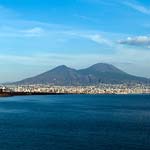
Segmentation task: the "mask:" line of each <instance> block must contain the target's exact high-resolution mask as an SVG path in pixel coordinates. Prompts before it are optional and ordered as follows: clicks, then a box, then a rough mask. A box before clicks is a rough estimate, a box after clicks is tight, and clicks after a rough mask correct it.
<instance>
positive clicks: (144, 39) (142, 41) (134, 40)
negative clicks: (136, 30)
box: [119, 36, 150, 48]
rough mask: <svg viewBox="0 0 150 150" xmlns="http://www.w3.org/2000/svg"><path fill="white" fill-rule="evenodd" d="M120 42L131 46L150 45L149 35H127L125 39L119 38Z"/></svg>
mask: <svg viewBox="0 0 150 150" xmlns="http://www.w3.org/2000/svg"><path fill="white" fill-rule="evenodd" d="M119 43H120V44H124V45H133V46H144V47H145V46H146V47H147V48H148V47H149V46H150V37H149V36H137V37H128V38H127V39H125V40H120V41H119Z"/></svg>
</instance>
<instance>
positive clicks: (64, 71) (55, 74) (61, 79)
mask: <svg viewBox="0 0 150 150" xmlns="http://www.w3.org/2000/svg"><path fill="white" fill-rule="evenodd" d="M100 83H105V84H123V83H128V84H132V83H140V84H149V83H150V80H149V79H147V78H144V77H138V76H134V75H130V74H128V73H126V72H124V71H122V70H120V69H118V68H117V67H115V66H113V65H111V64H107V63H97V64H94V65H92V66H90V67H88V68H84V69H79V70H77V69H74V68H70V67H68V66H66V65H60V66H57V67H56V68H53V69H51V70H49V71H46V72H44V73H42V74H39V75H37V76H34V77H31V78H27V79H24V80H21V81H17V82H14V83H13V84H19V85H20V84H51V85H60V86H73V85H74V86H78V85H81V86H82V85H83V86H86V85H98V84H100Z"/></svg>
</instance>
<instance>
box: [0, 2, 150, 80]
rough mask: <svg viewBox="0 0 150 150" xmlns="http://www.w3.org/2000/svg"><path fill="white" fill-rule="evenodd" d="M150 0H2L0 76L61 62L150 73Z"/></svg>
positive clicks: (28, 73) (38, 70)
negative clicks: (99, 65)
mask: <svg viewBox="0 0 150 150" xmlns="http://www.w3.org/2000/svg"><path fill="white" fill-rule="evenodd" d="M149 6H150V1H148V0H124V1H122V0H57V1H56V0H45V1H41V0H0V68H1V73H0V82H8V81H17V80H20V79H23V78H27V77H30V76H33V75H36V74H39V73H42V72H43V71H47V70H50V69H52V68H54V67H56V66H58V65H62V64H65V65H67V66H69V67H73V68H77V69H80V68H84V67H87V66H89V65H91V64H94V63H99V62H105V63H109V64H113V65H115V66H117V67H119V68H121V69H122V70H124V71H126V72H128V73H130V74H133V75H137V76H143V77H148V78H150V34H149V30H150V7H149Z"/></svg>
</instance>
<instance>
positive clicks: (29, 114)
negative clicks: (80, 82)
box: [0, 95, 150, 150]
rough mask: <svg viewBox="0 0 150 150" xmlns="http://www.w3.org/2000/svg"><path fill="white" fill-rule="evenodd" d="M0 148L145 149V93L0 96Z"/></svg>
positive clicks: (148, 125) (148, 98) (149, 145)
mask: <svg viewBox="0 0 150 150" xmlns="http://www.w3.org/2000/svg"><path fill="white" fill-rule="evenodd" d="M0 150H150V95H49V96H22V97H7V98H6V97H5V98H0Z"/></svg>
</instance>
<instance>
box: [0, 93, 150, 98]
mask: <svg viewBox="0 0 150 150" xmlns="http://www.w3.org/2000/svg"><path fill="white" fill-rule="evenodd" d="M34 95H35V96H36V95H37V96H38V95H39V96H40V95H150V93H44V92H43V93H42V92H4V93H0V97H12V96H34Z"/></svg>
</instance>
